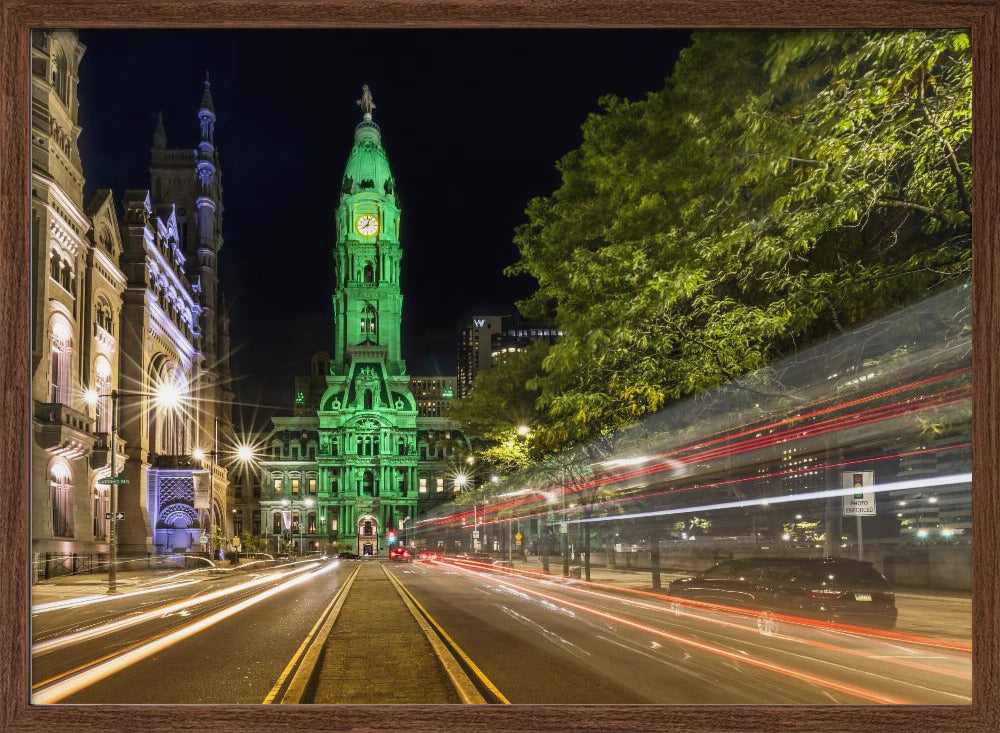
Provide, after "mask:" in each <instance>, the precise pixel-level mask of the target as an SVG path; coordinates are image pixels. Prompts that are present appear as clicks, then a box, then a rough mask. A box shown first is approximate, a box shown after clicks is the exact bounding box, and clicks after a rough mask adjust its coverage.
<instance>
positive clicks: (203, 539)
mask: <svg viewBox="0 0 1000 733" xmlns="http://www.w3.org/2000/svg"><path fill="white" fill-rule="evenodd" d="M198 544H199V545H205V544H208V535H207V534H203V535H202V536H201V537H199V538H198Z"/></svg>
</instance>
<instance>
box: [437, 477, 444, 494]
mask: <svg viewBox="0 0 1000 733" xmlns="http://www.w3.org/2000/svg"><path fill="white" fill-rule="evenodd" d="M442 491H444V479H443V478H439V479H437V492H438V493H439V494H440V493H441V492H442Z"/></svg>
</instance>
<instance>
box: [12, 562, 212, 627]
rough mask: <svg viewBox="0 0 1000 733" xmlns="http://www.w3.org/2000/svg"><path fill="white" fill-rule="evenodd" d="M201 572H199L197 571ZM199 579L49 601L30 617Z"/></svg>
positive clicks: (181, 584)
mask: <svg viewBox="0 0 1000 733" xmlns="http://www.w3.org/2000/svg"><path fill="white" fill-rule="evenodd" d="M199 572H201V571H199ZM200 582H201V579H200V578H199V579H196V580H185V581H182V582H180V583H160V584H159V585H156V586H151V587H149V588H143V589H142V590H133V591H129V592H128V593H117V594H115V595H113V596H109V595H107V594H106V593H104V594H101V595H99V596H83V597H82V598H67V599H66V600H63V601H50V602H49V603H39V604H38V605H37V606H32V607H31V615H32V616H37V615H38V614H40V613H46V612H47V611H58V610H59V609H61V608H77V607H78V606H89V605H91V604H93V603H105V602H107V601H117V600H118V599H119V598H129V597H131V596H141V595H146V594H147V593H159V592H160V591H164V590H172V589H174V588H181V587H183V586H185V585H191V584H193V583H200Z"/></svg>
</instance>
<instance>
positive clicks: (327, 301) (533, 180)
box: [79, 30, 689, 420]
mask: <svg viewBox="0 0 1000 733" xmlns="http://www.w3.org/2000/svg"><path fill="white" fill-rule="evenodd" d="M80 38H81V40H82V41H83V43H84V44H85V45H86V46H87V51H86V53H85V55H84V58H83V62H82V66H81V81H80V88H79V96H80V121H81V124H82V126H83V133H82V136H81V140H80V148H81V153H82V155H83V164H84V173H85V175H86V177H87V189H86V196H87V198H88V199H89V197H90V196H91V195H92V194H93V193H94V192H95V191H96V190H97V189H98V188H111V189H113V190H114V191H115V193H116V194H119V195H120V194H121V192H123V191H124V190H126V189H131V188H147V187H148V186H149V174H148V166H149V148H150V145H151V141H152V135H153V129H154V126H155V123H156V114H157V111H158V110H161V109H162V111H163V117H164V124H165V127H166V131H167V141H168V145H169V146H170V147H192V148H193V147H194V146H195V144H196V143H197V119H196V114H197V108H198V104H199V101H200V99H201V90H202V82H203V79H204V76H205V71H206V70H209V71H210V73H211V79H212V91H213V94H214V98H215V107H216V114H217V117H218V119H217V122H216V137H215V139H216V144H217V146H218V149H219V152H220V157H221V166H222V183H223V188H224V193H223V204H224V207H225V212H224V215H223V236H224V238H225V246H224V247H223V250H222V255H221V268H222V278H223V289H224V293H225V298H226V300H227V302H228V304H229V307H230V313H231V318H232V322H231V328H230V333H231V337H232V345H233V350H234V354H233V357H232V367H233V374H234V377H235V379H236V389H237V393H238V399H240V400H243V401H248V402H260V403H262V404H264V405H267V406H279V405H280V406H284V405H289V404H290V401H291V392H292V378H293V377H294V376H295V375H296V374H300V373H304V370H305V369H306V368H307V364H308V359H309V357H310V355H311V354H312V353H313V352H315V351H317V350H319V349H330V347H331V340H332V328H331V325H330V324H331V312H332V308H331V295H332V292H333V271H332V257H331V251H332V247H333V244H334V241H335V238H334V233H333V232H334V228H333V217H334V209H335V208H336V206H337V203H338V200H339V186H340V180H341V176H342V175H343V170H344V164H345V163H346V162H347V155H348V153H349V152H350V149H351V143H352V140H353V132H354V126H355V125H356V124H357V123H358V122H359V121H360V119H361V114H360V111H359V109H358V107H357V105H356V104H355V100H356V99H358V97H359V96H360V88H361V85H362V84H368V85H369V86H370V87H371V89H372V93H373V95H374V98H375V104H376V110H375V116H374V117H375V121H376V122H377V123H378V124H379V125H380V126H381V128H382V139H383V143H384V145H385V148H386V152H387V154H388V156H389V163H390V165H391V166H392V170H393V174H394V177H395V179H396V181H397V184H398V191H399V195H400V200H401V204H402V209H403V218H402V227H403V236H402V242H403V247H404V259H403V273H402V288H403V294H404V301H403V307H404V319H403V352H404V356H405V358H406V359H407V366H408V370H409V372H410V373H411V374H433V373H438V374H454V373H455V372H456V369H457V366H456V350H457V333H458V329H459V328H460V326H461V324H462V323H463V321H464V320H466V319H467V318H468V317H469V316H471V315H472V314H474V313H475V314H484V315H485V314H496V313H499V314H509V313H512V312H513V306H514V302H515V301H517V300H518V299H520V298H523V297H525V296H526V295H528V294H529V293H530V292H531V290H532V281H531V280H530V279H529V278H520V279H512V278H509V277H506V276H505V275H503V269H504V268H505V267H506V266H508V265H510V264H512V263H513V262H515V261H516V259H517V250H516V247H515V246H514V244H513V242H512V237H513V232H514V228H515V227H516V226H517V225H518V224H520V223H521V222H522V221H524V209H525V205H526V204H527V202H528V201H529V200H530V199H531V198H532V197H534V196H539V195H545V194H548V193H551V192H552V191H553V190H554V189H555V188H556V187H557V186H558V185H559V175H558V172H557V171H556V168H555V163H556V161H557V160H558V159H559V158H560V157H562V156H563V155H564V154H565V153H567V152H568V151H570V150H572V149H573V148H575V147H577V146H578V145H579V143H580V141H581V133H580V124H581V123H582V122H583V120H584V119H585V117H586V116H587V114H589V113H590V112H592V111H595V110H596V109H597V108H598V106H597V100H598V98H599V97H600V96H602V95H604V94H609V93H613V94H617V95H619V96H625V97H628V98H630V99H636V98H641V97H643V96H644V95H645V94H646V92H648V91H651V90H655V89H659V88H661V87H662V86H663V81H664V79H665V78H666V76H667V75H668V74H669V73H670V71H671V68H672V67H673V64H674V62H675V60H676V58H677V54H678V53H679V51H680V49H682V48H683V47H684V46H686V45H687V44H688V42H689V34H688V33H687V32H682V31H669V30H625V31H621V30H615V31H610V30H560V31H549V30H545V31H542V30H538V31H530V30H335V31H326V30H324V31H320V30H308V31H300V30H275V31H207V30H191V31H142V30H125V31H92V30H91V31H81V32H80ZM268 412H271V410H268ZM258 420H259V416H258Z"/></svg>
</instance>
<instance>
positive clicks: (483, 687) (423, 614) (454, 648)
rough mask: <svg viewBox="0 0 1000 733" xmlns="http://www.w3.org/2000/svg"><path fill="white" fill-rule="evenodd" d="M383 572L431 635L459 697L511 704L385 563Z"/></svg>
mask: <svg viewBox="0 0 1000 733" xmlns="http://www.w3.org/2000/svg"><path fill="white" fill-rule="evenodd" d="M382 572H384V573H385V574H386V576H387V577H388V578H389V580H390V582H392V584H393V586H395V588H396V591H397V592H398V593H399V595H400V597H401V598H402V599H403V603H405V604H406V607H407V608H408V609H409V610H410V613H412V614H413V618H415V619H416V620H417V624H419V626H420V628H421V630H422V631H423V632H424V634H425V635H426V636H427V640H428V641H429V642H430V644H431V648H433V649H434V653H435V654H436V655H437V657H438V660H439V661H440V662H441V665H442V666H443V667H444V670H445V672H446V673H447V675H448V678H449V679H450V680H451V683H452V685H454V687H455V691H456V692H457V693H458V696H459V698H461V700H462V702H463V703H465V704H473V705H482V704H485V703H499V704H502V705H510V700H508V699H507V698H506V697H504V695H503V693H502V692H500V690H498V689H497V687H496V685H494V684H493V683H492V682H491V681H490V680H489V678H488V677H486V675H485V674H483V672H482V670H480V669H479V667H477V666H476V664H475V663H474V662H473V661H472V660H471V659H469V657H468V655H467V654H466V653H465V652H463V651H462V649H461V648H460V647H459V646H458V644H456V643H455V642H454V641H453V640H452V638H451V637H450V636H448V634H447V632H445V630H444V629H442V628H441V626H440V625H439V624H438V623H437V622H436V621H435V620H434V619H433V618H432V617H431V615H430V614H429V613H428V612H427V609H425V608H424V607H423V606H422V605H420V601H418V600H417V599H416V598H414V596H413V594H412V593H410V591H409V590H407V589H406V587H405V586H404V585H403V584H402V582H400V580H399V579H398V578H396V576H394V575H393V574H392V573H390V572H389V569H388V568H387V567H386V566H385V565H383V566H382Z"/></svg>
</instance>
